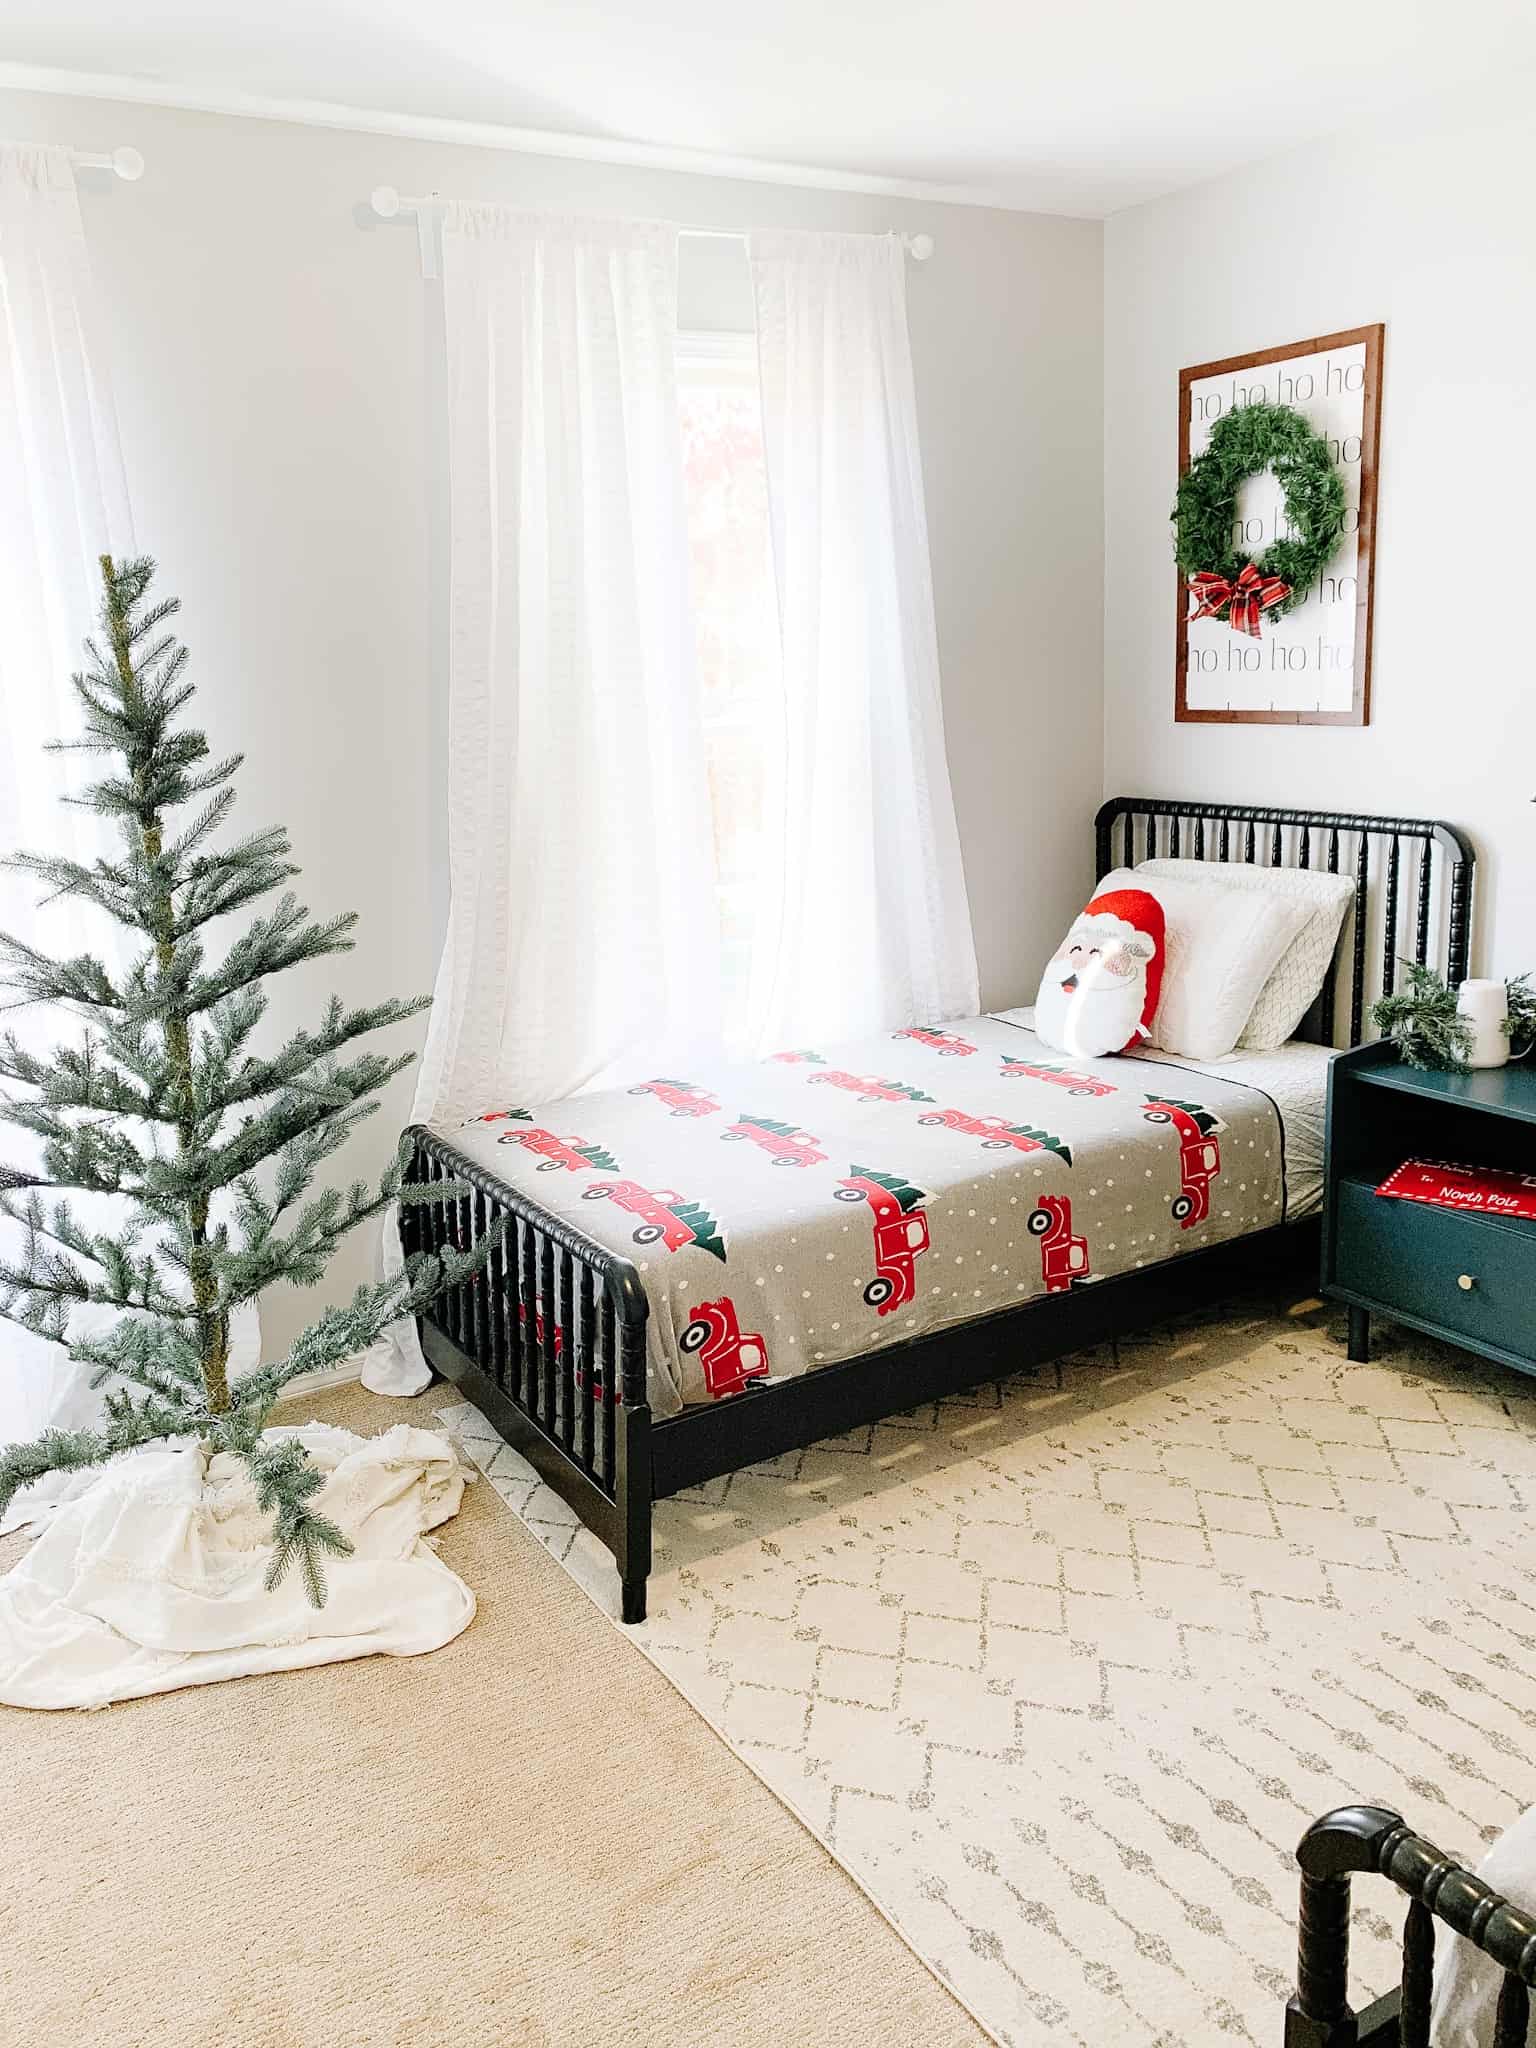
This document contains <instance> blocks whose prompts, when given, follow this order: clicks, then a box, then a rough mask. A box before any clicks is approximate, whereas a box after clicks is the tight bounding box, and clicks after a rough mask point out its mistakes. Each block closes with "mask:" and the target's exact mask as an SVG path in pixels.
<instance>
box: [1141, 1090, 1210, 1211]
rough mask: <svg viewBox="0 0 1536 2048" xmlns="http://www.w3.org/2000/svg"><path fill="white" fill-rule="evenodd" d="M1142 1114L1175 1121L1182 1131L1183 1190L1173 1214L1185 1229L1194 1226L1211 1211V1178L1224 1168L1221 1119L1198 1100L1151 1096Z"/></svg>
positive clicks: (1160, 1120)
mask: <svg viewBox="0 0 1536 2048" xmlns="http://www.w3.org/2000/svg"><path fill="white" fill-rule="evenodd" d="M1147 1101H1148V1103H1149V1104H1150V1105H1151V1106H1150V1108H1148V1109H1144V1110H1143V1111H1142V1115H1143V1116H1144V1117H1145V1118H1146V1120H1147V1122H1148V1123H1149V1124H1172V1125H1173V1127H1174V1129H1175V1130H1176V1131H1177V1132H1178V1134H1179V1192H1178V1193H1177V1194H1176V1195H1175V1196H1174V1198H1173V1205H1172V1214H1173V1216H1174V1218H1175V1220H1176V1221H1177V1223H1178V1225H1179V1227H1180V1229H1181V1230H1193V1229H1194V1227H1195V1225H1196V1224H1197V1223H1203V1222H1204V1221H1205V1219H1206V1217H1207V1216H1209V1215H1210V1213H1211V1182H1212V1181H1213V1180H1214V1179H1215V1178H1216V1176H1217V1174H1218V1173H1220V1171H1221V1142H1220V1140H1219V1138H1218V1137H1217V1135H1216V1134H1217V1132H1218V1131H1219V1130H1220V1129H1221V1128H1222V1126H1221V1122H1220V1119H1219V1118H1217V1117H1214V1116H1212V1114H1211V1112H1210V1111H1209V1110H1208V1109H1202V1108H1201V1107H1200V1105H1199V1104H1198V1103H1195V1102H1168V1101H1165V1100H1164V1098H1163V1097H1162V1096H1159V1095H1149V1096H1148V1097H1147Z"/></svg>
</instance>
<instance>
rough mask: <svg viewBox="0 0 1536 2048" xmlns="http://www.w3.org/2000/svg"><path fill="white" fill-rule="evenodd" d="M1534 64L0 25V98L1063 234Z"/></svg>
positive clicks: (1335, 35)
mask: <svg viewBox="0 0 1536 2048" xmlns="http://www.w3.org/2000/svg"><path fill="white" fill-rule="evenodd" d="M1533 65H1536V0H1457V4H1454V5H1453V4H1450V0H1283V4H1279V5H1273V6H1258V7H1254V6H1248V7H1244V6H1241V5H1234V4H1232V0H1223V4H1220V5H1216V4H1207V0H1011V4H1010V0H947V4H943V5H936V4H934V0H777V4H773V0H769V4H767V5H760V6H757V7H752V8H747V7H744V6H742V5H741V4H740V0H736V4H734V5H733V4H732V0H644V4H643V5H639V6H636V5H634V4H626V0H511V4H506V0H259V4H258V0H243V4H233V0H136V4H135V5H133V6H132V7H127V6H124V5H123V4H122V0H5V5H4V18H3V23H0V72H4V73H9V80H7V77H6V76H4V75H0V83H5V82H15V83H21V82H27V81H26V76H25V74H21V73H17V72H16V71H15V70H14V69H12V67H15V66H27V67H49V68H51V69H67V70H72V71H78V72H80V73H89V74H95V79H94V83H95V85H96V88H97V89H98V90H99V89H101V85H102V83H103V76H102V75H103V74H112V75H118V76H120V77H122V78H128V79H131V80H132V81H133V82H134V85H135V87H136V95H135V96H141V97H159V96H163V97H165V98H167V99H170V100H172V101H174V102H175V103H178V104H184V105H185V104H197V103H206V104H214V105H229V104H231V103H233V96H234V95H241V96H243V102H242V103H244V104H249V105H251V106H252V107H254V106H255V104H256V103H257V102H277V101H286V102H297V101H314V102H328V103H331V104H332V105H333V106H341V107H350V108H354V109H356V110H358V111H359V113H360V114H371V115H393V116H402V117H415V118H418V119H435V120H443V119H449V120H459V121H466V122H476V123H494V124H502V125H506V126H510V127H517V128H535V129H541V130H553V131H557V132H559V133H561V134H563V135H568V136H569V135H583V136H590V137H597V138H606V139H608V140H610V141H620V140H624V141H632V142H643V143H650V144H658V145H663V146H667V147H670V148H673V149H678V148H682V149H690V150H698V151H707V152H711V153H716V154H729V155H732V156H739V157H747V158H755V159H758V160H760V161H761V162H763V163H765V164H796V165H812V166H822V167H824V168H826V169H828V170H832V171H837V172H846V173H864V174H876V175H878V176H882V177H887V178H892V179H897V180H901V181H903V182H906V183H909V184H911V183H921V184H924V185H928V186H943V187H954V188H963V189H960V190H957V191H956V193H955V196H963V197H972V198H974V197H988V198H992V199H995V200H996V201H997V202H998V203H1000V204H1004V205H1010V206H1023V207H1034V208H1040V209H1042V210H1045V211H1053V212H1062V213H1077V214H1103V213H1110V212H1113V211H1115V210H1116V209H1118V208H1120V207H1122V206H1128V205H1134V204H1135V203H1136V202H1138V201H1139V200H1143V199H1148V198H1151V197H1154V196H1155V195H1157V194H1159V193H1162V192H1167V191H1171V190H1174V189H1176V188H1178V187H1180V186H1184V185H1189V184H1193V183H1196V182H1198V181H1199V180H1201V179H1203V178H1209V177H1213V176H1215V175H1217V174H1218V173H1220V172H1223V171H1226V170H1230V169H1232V168H1233V167H1235V166H1237V165H1239V164H1243V163H1247V162H1251V161H1253V160H1255V159H1257V158H1259V157H1263V156H1268V155H1271V154H1273V153H1274V152H1275V151H1277V150H1280V149H1284V148H1287V147H1289V146H1290V145H1292V144H1295V143H1299V142H1304V141H1306V140H1308V139H1309V138H1312V137H1315V136H1320V135H1328V134H1333V133H1337V132H1339V131H1341V130H1344V129H1347V128H1349V127H1350V126H1351V125H1352V124H1354V123H1356V122H1359V121H1361V120H1365V119H1372V118H1375V117H1378V116H1381V115H1384V114H1390V112H1391V111H1392V110H1393V109H1395V108H1396V107H1398V106H1402V105H1405V104H1408V103H1411V102H1412V101H1414V100H1416V99H1419V98H1421V97H1424V96H1427V95H1430V94H1432V93H1437V92H1440V91H1443V90H1446V89H1451V88H1457V87H1464V86H1467V85H1470V84H1471V83H1473V82H1474V81H1475V80H1477V79H1479V78H1482V77H1494V76H1496V75H1507V74H1508V72H1509V71H1510V70H1511V69H1523V68H1525V67H1527V66H1533ZM55 82H56V83H58V84H60V85H62V84H63V83H64V81H62V80H60V81H55ZM292 111H298V109H296V108H295V109H293V110H292ZM1260 260H1262V254H1260Z"/></svg>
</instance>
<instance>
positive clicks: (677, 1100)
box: [629, 1078, 720, 1116]
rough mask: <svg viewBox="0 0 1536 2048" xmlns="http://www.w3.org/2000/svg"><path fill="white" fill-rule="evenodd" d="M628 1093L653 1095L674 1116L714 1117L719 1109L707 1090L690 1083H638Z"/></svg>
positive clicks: (655, 1081) (659, 1080) (662, 1081)
mask: <svg viewBox="0 0 1536 2048" xmlns="http://www.w3.org/2000/svg"><path fill="white" fill-rule="evenodd" d="M629 1092H630V1094H631V1095H654V1096H655V1097H656V1099H657V1101H658V1102H664V1103H665V1104H666V1105H667V1107H668V1109H670V1110H671V1112H672V1114H673V1115H674V1116H714V1115H715V1114H716V1112H717V1111H718V1110H719V1108H720V1105H719V1103H718V1102H717V1101H716V1100H715V1098H714V1096H713V1095H711V1094H710V1092H709V1090H708V1089H707V1088H699V1087H696V1086H695V1085H694V1083H693V1082H692V1081H665V1080H661V1079H659V1078H658V1079H657V1080H654V1081H640V1082H638V1083H637V1084H636V1085H635V1086H634V1087H633V1088H631V1089H630V1091H629Z"/></svg>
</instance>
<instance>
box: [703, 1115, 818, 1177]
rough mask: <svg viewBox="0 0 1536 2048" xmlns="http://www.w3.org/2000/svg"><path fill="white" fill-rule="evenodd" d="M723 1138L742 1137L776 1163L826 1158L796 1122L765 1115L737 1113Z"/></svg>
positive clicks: (795, 1163)
mask: <svg viewBox="0 0 1536 2048" xmlns="http://www.w3.org/2000/svg"><path fill="white" fill-rule="evenodd" d="M720 1135H721V1137H722V1138H736V1139H740V1138H745V1139H746V1140H747V1141H748V1143H750V1144H753V1145H756V1146H758V1147H759V1149H760V1150H762V1151H764V1152H766V1153H767V1154H768V1155H769V1156H770V1158H771V1159H772V1160H773V1163H774V1165H775V1166H819V1165H820V1164H821V1163H822V1161H823V1160H824V1159H825V1158H826V1156H827V1155H826V1153H825V1152H818V1151H817V1149H816V1140H815V1139H814V1138H813V1137H812V1136H811V1134H810V1132H809V1131H802V1130H801V1129H800V1127H799V1125H798V1124H786V1123H780V1122H778V1121H777V1119H775V1118H773V1117H767V1116H745V1115H743V1116H739V1117H738V1118H737V1119H736V1121H735V1123H733V1124H732V1125H731V1127H730V1129H729V1130H726V1131H722V1132H721V1133H720Z"/></svg>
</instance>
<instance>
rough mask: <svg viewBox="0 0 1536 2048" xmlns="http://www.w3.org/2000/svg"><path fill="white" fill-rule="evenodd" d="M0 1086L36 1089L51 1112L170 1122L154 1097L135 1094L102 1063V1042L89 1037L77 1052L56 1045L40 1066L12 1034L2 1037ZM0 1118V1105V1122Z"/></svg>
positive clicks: (0, 1116) (138, 1090) (0, 1107)
mask: <svg viewBox="0 0 1536 2048" xmlns="http://www.w3.org/2000/svg"><path fill="white" fill-rule="evenodd" d="M0 1080H6V1081H18V1082H20V1083H21V1084H22V1085H23V1086H24V1087H28V1088H36V1089H38V1090H39V1091H40V1095H41V1099H42V1102H43V1103H44V1104H45V1105H46V1106H47V1107H48V1108H50V1109H99V1110H104V1111H106V1112H108V1113H109V1114H110V1115H113V1116H136V1117H139V1118H141V1119H142V1120H143V1121H144V1122H146V1123H157V1122H158V1123H169V1122H171V1121H173V1119H172V1118H171V1117H170V1115H169V1114H168V1113H167V1111H166V1110H165V1109H164V1107H163V1106H162V1104H161V1103H160V1102H159V1100H158V1099H157V1097H156V1095H154V1094H152V1093H151V1092H149V1091H148V1090H146V1089H144V1088H142V1087H140V1088H136V1087H135V1086H134V1085H133V1083H132V1082H131V1081H129V1080H128V1079H127V1078H126V1076H124V1075H123V1074H122V1073H120V1072H119V1071H118V1070H117V1068H115V1067H113V1066H110V1065H107V1064H106V1063H105V1040H104V1039H98V1038H95V1037H93V1036H91V1035H90V1034H89V1033H88V1034H87V1035H86V1036H85V1038H84V1039H83V1040H82V1042H81V1043H80V1044H79V1045H78V1046H72V1045H61V1046H59V1047H57V1048H56V1049H55V1051H54V1054H53V1057H52V1059H51V1060H45V1059H42V1058H40V1057H38V1056H37V1055H36V1054H34V1053H31V1052H29V1051H27V1049H26V1048H25V1047H24V1046H23V1045H22V1044H21V1043H20V1042H19V1041H18V1039H17V1037H16V1034H15V1033H14V1032H7V1033H6V1035H5V1038H4V1040H3V1041H0ZM4 1118H5V1108H4V1106H3V1099H0V1119H4ZM6 1120H8V1121H15V1119H6Z"/></svg>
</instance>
